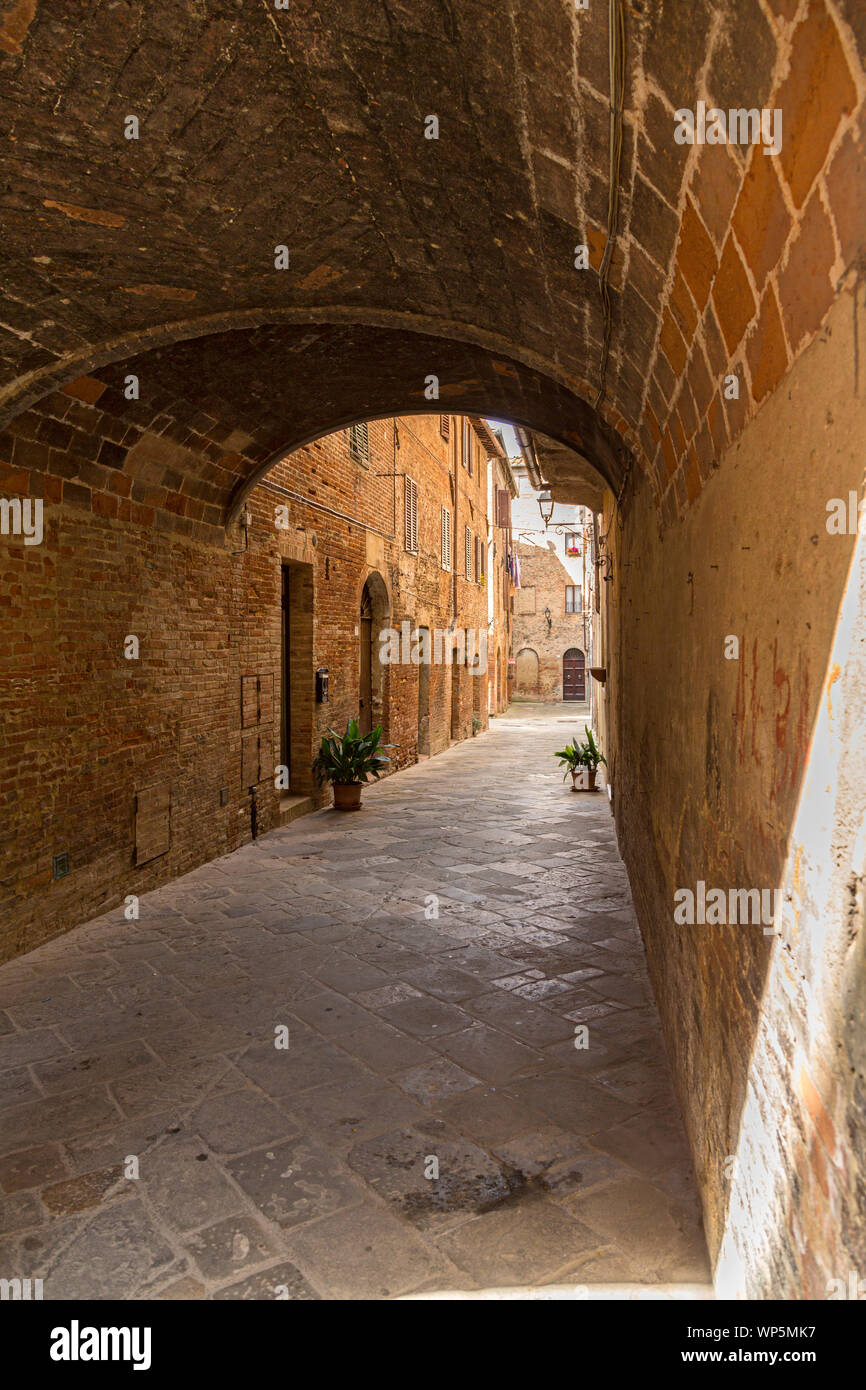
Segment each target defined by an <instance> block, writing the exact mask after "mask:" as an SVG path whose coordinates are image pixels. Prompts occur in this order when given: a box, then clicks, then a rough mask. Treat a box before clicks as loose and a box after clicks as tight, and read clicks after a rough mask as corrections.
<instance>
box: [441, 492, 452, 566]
mask: <svg viewBox="0 0 866 1390" xmlns="http://www.w3.org/2000/svg"><path fill="white" fill-rule="evenodd" d="M442 568H443V569H444V570H450V568H451V513H450V512H449V510H448V508H447V507H443V508H442Z"/></svg>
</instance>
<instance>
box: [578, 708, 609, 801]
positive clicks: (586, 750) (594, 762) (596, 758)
mask: <svg viewBox="0 0 866 1390" xmlns="http://www.w3.org/2000/svg"><path fill="white" fill-rule="evenodd" d="M583 731H584V733H585V734H586V742H585V743H582V744H581V745H580V753H581V762H582V764H583V766H584V767H585V768H586V782H587V788H588V790H589V791H591V792H594V791H595V775H596V773H597V772H598V768H599V764H600V763H604V766H605V767H607V758H605V756H604V754H603V753H602V751H601V749H600V748H599V746H598V744H597V743H596V741H595V739H594V738H593V736H592V729H590V727H589V725H587V724H584V726H583Z"/></svg>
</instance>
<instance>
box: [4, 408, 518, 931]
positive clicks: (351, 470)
mask: <svg viewBox="0 0 866 1390" xmlns="http://www.w3.org/2000/svg"><path fill="white" fill-rule="evenodd" d="M87 395H90V396H92V397H96V398H97V399H99V398H100V397H101V404H102V405H103V406H104V405H105V404H106V402H105V399H104V393H102V392H100V391H99V390H98V383H96V385H95V386H93V387H91V386H89V384H87V383H83V384H82V383H77V384H75V386H74V387H73V388H71V389H70V390H69V391H68V392H63V393H57V394H56V395H54V396H52V397H50V398H48V399H47V400H46V401H44V402H42V403H40V406H39V407H37V408H34V409H33V410H32V411H30V412H28V413H27V415H26V416H24V417H20V418H19V420H18V421H17V422H16V424H15V428H14V429H13V431H11V432H10V433H8V434H7V435H5V436H3V438H2V440H0V449H2V451H3V454H5V459H6V462H5V464H0V469H2V473H0V481H2V488H3V491H4V494H5V495H7V496H8V495H22V496H26V495H28V494H29V495H30V496H32V497H41V498H43V499H44V504H45V512H44V517H45V536H44V540H43V543H42V544H41V545H34V546H27V545H25V544H24V543H23V540H22V539H21V538H18V537H6V536H4V537H3V550H2V555H0V578H2V588H0V595H2V602H0V650H2V652H3V670H2V684H0V722H2V726H3V730H4V738H3V740H2V746H0V788H2V791H0V801H2V828H0V895H2V909H0V918H2V927H3V930H2V940H0V954H2V956H3V957H4V958H5V957H7V956H9V955H13V954H16V953H17V952H20V951H22V950H26V949H29V948H32V947H33V946H35V945H36V944H38V943H39V942H40V941H42V940H45V939H47V938H48V937H50V936H53V935H56V934H57V933H58V932H59V931H62V930H65V929H66V928H68V927H69V926H71V925H74V924H75V923H77V922H80V921H83V920H86V919H87V918H88V917H90V916H92V915H94V914H95V913H96V912H97V911H98V910H99V909H101V908H103V907H104V906H106V905H109V904H112V903H116V902H118V901H119V900H121V899H122V898H124V897H126V896H127V895H129V894H136V895H140V894H141V893H144V892H147V891H149V890H150V889H152V888H153V887H154V886H156V884H157V883H159V882H163V881H165V880H166V879H169V878H173V877H175V876H177V875H178V874H181V873H183V872H185V871H186V870H188V869H190V868H192V867H194V866H195V865H196V864H198V863H201V862H203V861H205V860H207V859H209V858H212V857H214V856H215V855H217V854H220V853H224V852H226V851H228V850H231V849H233V848H235V847H236V846H237V845H238V844H240V843H243V842H244V841H245V840H246V839H248V838H249V836H250V834H251V827H250V798H249V793H248V785H249V783H250V781H253V782H255V783H257V784H258V817H259V828H260V830H262V831H266V830H267V829H269V828H271V827H272V826H273V825H275V824H276V823H277V817H278V813H279V795H278V793H277V791H276V790H275V787H274V780H273V770H274V766H275V764H277V763H279V762H280V756H281V747H280V682H281V657H280V641H281V639H280V619H281V614H280V564H281V561H288V562H291V563H292V564H293V566H294V568H293V570H292V574H293V583H296V584H297V585H298V586H299V588H298V593H301V591H302V590H303V591H304V592H305V595H306V597H305V599H304V602H305V603H306V604H307V607H308V608H311V609H312V610H313V612H312V621H311V624H310V641H309V644H308V648H304V649H303V650H304V653H305V654H306V653H307V652H308V666H307V670H306V687H305V689H306V705H304V688H303V681H302V683H301V690H300V696H298V694H297V693H296V698H295V699H294V700H293V715H294V720H293V725H294V729H293V732H294V735H295V738H296V739H297V737H298V726H303V724H304V723H306V730H305V732H304V730H303V728H302V733H301V742H300V744H299V745H298V744H296V746H295V748H294V750H293V753H294V756H293V764H294V767H295V770H298V769H300V772H301V773H302V774H307V775H306V778H305V777H304V776H303V775H302V776H301V778H300V782H299V789H301V790H309V789H310V788H311V787H312V783H311V780H310V779H309V775H308V770H309V764H310V762H311V761H312V756H313V749H314V742H315V738H316V735H317V733H318V732H319V730H320V728H321V727H322V726H324V725H325V724H334V725H335V726H336V727H338V728H342V727H345V723H346V720H347V719H348V718H349V716H350V715H354V714H356V713H357V708H358V704H357V702H358V673H359V658H358V637H357V632H356V627H357V623H358V619H359V612H360V600H361V592H362V589H363V585H364V581H365V579H366V578H367V576H368V575H370V574H371V573H373V574H380V575H381V577H382V580H383V581H384V585H385V587H386V589H387V592H388V594H389V596H390V606H391V617H392V621H393V623H394V625H395V626H398V627H399V624H400V622H401V621H402V620H404V619H405V620H407V621H410V622H413V623H414V622H415V621H416V620H417V621H418V622H427V623H428V624H429V625H430V627H431V628H435V627H440V628H443V629H444V628H448V627H449V625H450V623H451V620H452V617H453V616H454V615H453V609H452V598H453V592H452V575H451V573H450V572H446V571H444V570H443V569H442V567H441V560H440V506H441V505H442V503H443V502H447V503H448V504H449V505H451V506H452V508H453V498H452V495H451V485H450V481H449V472H448V469H449V462H450V464H451V467H452V469H453V466H454V459H453V457H452V455H451V454H449V449H451V450H453V434H454V424H455V421H454V420H452V443H451V445H448V444H446V442H445V441H444V440H443V439H442V437H441V434H440V431H439V425H438V417H434V416H428V417H424V418H422V419H420V420H419V419H412V420H400V421H398V422H397V431H398V435H399V438H400V449H399V450H398V453H397V459H398V462H397V467H398V469H399V470H402V471H405V472H409V473H410V474H411V475H412V476H414V477H415V478H416V480H417V482H418V485H419V507H418V514H419V555H418V557H417V558H416V557H410V556H408V555H407V554H406V552H405V550H404V533H403V496H402V488H403V483H402V478H401V477H398V478H397V479H396V480H395V479H394V478H392V477H390V476H388V475H390V474H392V473H393V472H394V471H395V470H394V448H393V437H394V424H393V423H392V422H391V421H379V422H373V423H371V424H370V426H369V431H370V446H371V447H370V463H369V466H368V467H367V468H361V467H360V466H359V465H358V464H357V463H355V462H353V461H352V460H351V459H350V456H349V443H348V436H347V432H346V431H340V432H338V433H337V434H335V435H333V436H330V437H329V438H327V439H325V440H322V441H318V442H317V443H315V444H313V445H311V446H309V447H307V448H305V449H304V450H302V451H300V452H299V453H297V454H295V455H293V456H291V458H289V459H287V460H286V461H285V462H284V463H282V464H280V465H279V466H278V467H277V468H276V469H274V470H273V472H272V474H271V475H269V479H268V483H267V484H266V485H262V486H260V487H259V488H258V489H256V491H255V492H254V493H253V494H252V496H251V498H250V501H249V506H250V512H251V516H252V525H251V526H250V527H249V530H248V532H246V533H245V531H244V530H243V529H241V528H233V529H232V531H231V532H230V533H229V534H228V536H227V535H226V533H225V531H224V530H223V529H222V527H221V526H219V525H217V524H212V523H213V522H214V521H216V520H218V519H219V517H220V513H219V511H218V510H217V509H216V508H214V509H213V511H212V513H211V514H210V515H209V514H208V507H209V505H210V504H209V503H208V502H206V501H205V500H203V499H202V500H200V501H197V500H196V499H194V498H193V497H191V496H190V494H189V491H188V486H187V485H185V486H184V489H183V492H182V493H181V492H180V491H178V492H176V493H173V492H172V491H171V486H170V484H171V477H170V474H171V470H172V467H173V466H176V465H177V464H178V462H179V461H182V462H183V464H184V466H185V467H187V468H188V469H189V470H190V472H192V471H193V470H194V468H195V467H196V453H195V448H194V447H193V448H191V447H189V446H188V445H182V444H180V443H177V442H174V441H171V440H169V439H167V438H166V437H165V436H160V435H156V434H154V433H153V432H151V431H149V430H146V431H144V432H142V431H140V430H139V429H137V428H132V427H130V426H128V425H126V424H124V425H122V426H119V425H117V424H116V423H115V422H114V417H112V415H111V414H110V413H109V412H106V411H104V410H101V409H99V408H97V405H96V402H95V400H91V401H89V402H88V401H87V400H86V399H83V397H85V396H87ZM478 457H479V459H480V458H481V457H482V455H481V451H480V449H479V455H478ZM484 461H485V469H484V470H478V471H476V473H475V475H474V476H473V477H471V478H470V477H469V474H468V473H467V472H466V470H465V469H463V468H462V465H461V463H460V459H459V455H458V459H457V476H458V494H457V509H458V525H459V526H460V528H461V530H460V544H459V545H457V544H455V545H454V546H453V562H454V563H456V564H457V566H458V571H462V570H463V569H464V568H465V567H464V565H463V544H462V534H463V533H462V526H463V524H464V518H465V519H466V520H468V522H469V523H470V524H471V525H472V527H473V534H475V533H477V534H478V536H479V537H481V536H485V537H486V530H487V516H486V458H485V460H484ZM25 465H26V466H25ZM479 473H484V474H485V476H484V477H482V476H479ZM157 475H158V477H159V481H157ZM179 487H180V478H179V477H178V488H179ZM290 491H291V492H296V493H300V494H302V495H303V496H304V497H306V498H308V499H310V500H311V501H314V502H316V503H317V504H319V505H318V507H313V506H310V505H309V504H304V503H302V502H299V501H298V500H297V499H296V498H294V497H288V496H286V493H287V492H290ZM395 496H396V504H397V513H396V517H397V521H396V535H394V534H393V533H394V530H395V526H394V500H395ZM283 504H285V505H287V507H288V513H289V527H290V529H288V530H286V529H283V528H282V527H278V526H277V525H276V524H275V511H274V508H275V506H278V505H283ZM322 508H329V509H330V510H322ZM333 512H339V513H341V515H334V514H333ZM281 519H282V518H281ZM473 554H474V552H473ZM457 603H458V609H457V622H458V626H460V627H463V628H467V627H475V628H477V627H481V626H483V627H484V628H485V629H486V627H487V594H486V590H485V589H484V588H483V586H482V585H481V584H480V583H478V582H477V581H476V578H475V575H474V573H473V574H472V576H471V577H470V578H468V579H467V578H466V576H465V574H464V573H462V572H460V573H459V577H458V580H457ZM130 636H135V637H137V639H138V642H139V654H138V658H137V659H136V660H127V659H126V658H125V656H124V642H125V639H127V638H128V637H130ZM494 645H495V638H494ZM317 666H327V667H329V668H330V671H331V692H332V699H331V703H330V704H329V705H313V702H312V687H313V672H314V670H315V668H316V667H317ZM256 678H258V679H256ZM451 679H452V669H451V668H450V667H438V668H436V667H434V668H433V671H432V673H431V694H430V708H431V751H433V752H436V751H439V749H441V748H443V747H446V746H447V744H448V741H449V740H450V738H451V736H452V717H451V716H452V703H451ZM458 680H459V692H458V704H457V706H456V710H455V715H456V717H455V722H454V732H455V735H456V736H459V737H466V736H467V735H468V734H471V732H472V716H473V713H476V714H477V715H478V717H479V718H480V719H481V722H482V725H483V724H486V721H487V713H486V699H484V698H480V697H479V693H478V686H479V683H480V684H482V685H483V686H484V689H485V691H486V680H485V678H484V677H483V676H479V677H470V676H469V674H468V672H465V671H463V672H460V673H459V676H458ZM417 682H418V668H417V667H414V666H408V667H406V666H395V667H393V668H389V670H388V672H387V675H386V701H385V707H384V714H385V725H386V735H387V737H388V738H389V740H390V741H393V742H394V743H396V744H397V745H398V747H397V749H396V750H395V753H394V757H395V765H396V766H400V765H403V764H405V763H407V762H412V761H414V760H415V757H416V753H417ZM242 689H243V692H244V694H243V699H242ZM223 789H226V790H225V797H226V798H227V800H226V804H225V805H223V804H221V802H222V800H223V797H221V792H222V791H223ZM153 791H156V792H157V793H160V792H165V793H167V795H168V797H169V799H170V808H169V813H168V822H167V826H168V832H169V839H170V843H169V847H168V849H167V851H166V852H164V853H162V852H161V853H159V854H157V855H156V856H155V857H152V858H148V859H147V861H146V862H136V858H137V856H136V849H135V843H136V841H135V837H136V822H135V806H136V796H137V794H138V793H150V792H153ZM322 795H324V793H320V794H319V796H320V799H321V796H322ZM61 853H68V855H69V868H70V872H69V874H68V876H66V877H63V878H60V879H58V880H57V881H54V880H53V878H52V859H53V856H54V855H56V854H61ZM138 857H139V858H140V853H139V856H138Z"/></svg>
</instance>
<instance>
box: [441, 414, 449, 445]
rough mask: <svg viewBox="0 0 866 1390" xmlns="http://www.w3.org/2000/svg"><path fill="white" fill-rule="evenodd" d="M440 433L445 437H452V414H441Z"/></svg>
mask: <svg viewBox="0 0 866 1390" xmlns="http://www.w3.org/2000/svg"><path fill="white" fill-rule="evenodd" d="M439 433H440V434H441V436H442V438H443V439H450V438H451V416H450V415H440V416H439Z"/></svg>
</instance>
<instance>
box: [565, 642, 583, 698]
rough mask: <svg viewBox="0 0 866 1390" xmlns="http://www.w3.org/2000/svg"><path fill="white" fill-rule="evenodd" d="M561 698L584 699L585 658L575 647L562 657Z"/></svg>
mask: <svg viewBox="0 0 866 1390" xmlns="http://www.w3.org/2000/svg"><path fill="white" fill-rule="evenodd" d="M562 698H563V700H585V699H586V658H585V656H584V654H583V652H581V651H578V649H577V647H572V648H571V650H570V651H567V652H566V653H565V656H564V657H563V658H562Z"/></svg>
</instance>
